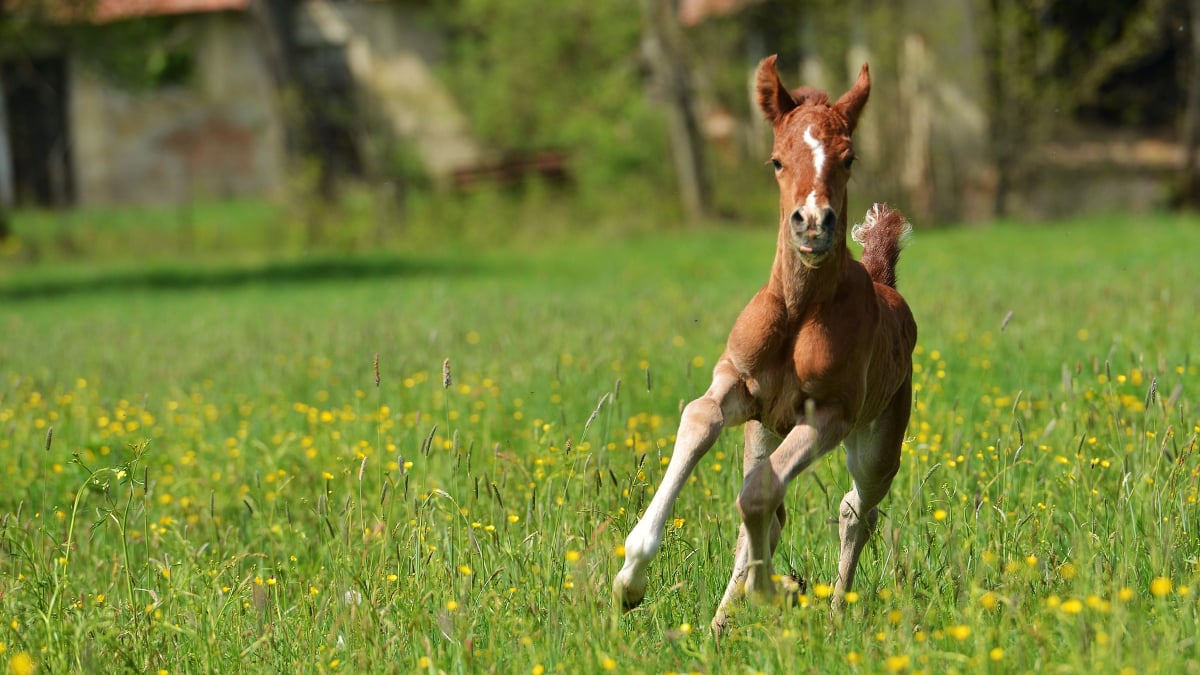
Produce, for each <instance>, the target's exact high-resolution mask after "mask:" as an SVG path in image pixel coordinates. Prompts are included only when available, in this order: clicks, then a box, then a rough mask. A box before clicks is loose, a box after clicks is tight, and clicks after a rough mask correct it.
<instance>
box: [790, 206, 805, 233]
mask: <svg viewBox="0 0 1200 675" xmlns="http://www.w3.org/2000/svg"><path fill="white" fill-rule="evenodd" d="M791 221H792V227H795V228H797V229H799V228H802V227H804V214H803V213H801V212H800V209H796V210H794V211H792V218H791Z"/></svg>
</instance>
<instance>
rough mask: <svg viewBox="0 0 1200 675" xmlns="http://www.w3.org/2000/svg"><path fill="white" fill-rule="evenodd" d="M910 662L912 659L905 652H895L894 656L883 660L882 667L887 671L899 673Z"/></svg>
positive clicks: (906, 667)
mask: <svg viewBox="0 0 1200 675" xmlns="http://www.w3.org/2000/svg"><path fill="white" fill-rule="evenodd" d="M911 662H912V659H910V658H909V657H908V655H907V654H897V655H895V656H889V657H887V659H885V660H884V662H883V667H884V669H886V670H887V671H888V672H889V673H899V672H901V671H903V670H906V669H908V664H909V663H911Z"/></svg>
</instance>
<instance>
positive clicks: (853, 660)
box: [846, 652, 862, 666]
mask: <svg viewBox="0 0 1200 675" xmlns="http://www.w3.org/2000/svg"><path fill="white" fill-rule="evenodd" d="M846 663H849V664H850V665H852V666H857V665H858V664H860V663H862V654H859V653H858V652H850V653H849V654H846Z"/></svg>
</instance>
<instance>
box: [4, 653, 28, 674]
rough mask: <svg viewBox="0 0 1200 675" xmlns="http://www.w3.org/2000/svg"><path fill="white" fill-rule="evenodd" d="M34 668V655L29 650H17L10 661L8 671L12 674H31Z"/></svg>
mask: <svg viewBox="0 0 1200 675" xmlns="http://www.w3.org/2000/svg"><path fill="white" fill-rule="evenodd" d="M33 669H34V663H33V657H32V656H30V655H29V652H17V653H16V654H13V656H12V658H11V659H9V661H8V672H9V673H10V674H11V675H30V674H31V673H32V672H33Z"/></svg>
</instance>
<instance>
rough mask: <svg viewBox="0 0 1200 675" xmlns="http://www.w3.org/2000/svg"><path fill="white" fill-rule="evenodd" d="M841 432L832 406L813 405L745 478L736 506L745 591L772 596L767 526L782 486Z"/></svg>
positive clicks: (841, 423)
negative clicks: (744, 546) (742, 535)
mask: <svg viewBox="0 0 1200 675" xmlns="http://www.w3.org/2000/svg"><path fill="white" fill-rule="evenodd" d="M846 430H847V425H846V423H845V421H844V418H843V417H842V415H841V414H840V411H839V410H838V409H837V407H835V406H822V405H817V406H814V407H813V414H812V416H811V417H807V416H806V417H805V418H804V419H802V420H801V421H800V423H798V424H797V425H796V426H795V427H792V430H791V431H790V432H788V435H787V437H786V438H784V439H783V442H782V443H780V445H779V449H778V450H776V451H775V453H774V454H772V455H771V456H770V457H769V458H768V459H767V460H766V461H764V462H762V463H761V464H759V465H758V466H757V467H756V468H755V469H754V470H753V471H751V472H750V473H749V474H747V476H746V480H745V482H744V483H743V484H742V491H741V492H740V493H739V494H738V498H737V506H738V511H739V512H740V513H741V514H742V524H743V527H745V529H746V539H747V543H748V549H749V552H748V561H747V568H746V584H745V588H746V590H747V591H748V592H754V593H756V594H759V595H762V596H766V597H771V596H773V595H774V592H775V587H774V584H773V582H772V580H771V577H772V571H771V555H772V554H773V553H774V552H775V551H774V549H775V547H774V543H775V541H777V540H774V541H773V540H772V527H773V525H774V523H775V520H776V518H777V513H778V509H779V506H780V505H781V504H783V498H784V496H785V495H786V493H787V486H788V484H789V483H791V481H792V479H793V478H795V477H796V476H797V475H799V473H800V472H801V471H804V470H805V469H807V468H808V467H809V465H811V464H812V463H813V462H815V461H817V460H818V459H820V458H821V457H822V456H823V455H825V453H827V452H829V451H830V450H832V449H834V448H836V447H837V445H838V444H839V443H841V441H842V438H843V437H844V436H845V434H846ZM776 536H777V535H776Z"/></svg>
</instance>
